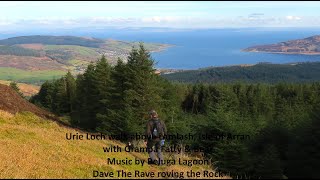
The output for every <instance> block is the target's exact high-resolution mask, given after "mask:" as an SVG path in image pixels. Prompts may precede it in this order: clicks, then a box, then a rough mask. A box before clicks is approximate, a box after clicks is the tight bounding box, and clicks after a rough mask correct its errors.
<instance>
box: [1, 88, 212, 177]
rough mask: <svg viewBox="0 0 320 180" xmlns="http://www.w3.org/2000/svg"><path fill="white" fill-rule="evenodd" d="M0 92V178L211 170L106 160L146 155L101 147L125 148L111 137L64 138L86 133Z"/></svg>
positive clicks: (7, 90) (6, 90)
mask: <svg viewBox="0 0 320 180" xmlns="http://www.w3.org/2000/svg"><path fill="white" fill-rule="evenodd" d="M0 91H1V92H2V93H1V94H0V144H1V146H0V159H1V161H0V178H93V171H94V170H97V171H101V172H114V173H116V171H117V170H125V171H127V172H132V173H134V171H135V170H139V171H140V172H155V173H157V172H172V171H174V172H180V173H181V172H184V177H185V178H186V171H189V170H191V169H192V170H194V171H199V172H202V171H203V170H208V171H209V172H213V171H212V170H210V169H211V168H210V167H209V166H203V165H197V166H196V165H194V166H191V167H189V166H182V165H171V166H161V167H159V166H154V165H153V166H150V165H146V164H145V165H144V166H141V165H134V164H133V165H108V164H107V161H106V160H107V158H117V159H125V158H128V159H132V160H134V159H135V158H138V159H143V160H147V158H148V155H147V153H140V152H109V153H105V152H104V151H103V147H110V146H119V147H122V148H124V146H125V145H124V144H122V143H120V142H118V141H114V140H100V141H99V140H67V139H66V134H68V133H72V134H83V135H85V134H86V133H87V132H83V131H80V130H77V129H74V128H70V127H66V126H63V125H61V124H60V123H58V122H57V121H50V120H45V119H43V118H40V117H38V116H36V115H35V114H33V113H31V112H34V113H36V114H40V115H43V114H42V113H45V111H42V110H41V109H39V108H37V107H35V106H33V105H32V104H30V103H28V102H27V101H25V100H23V99H22V98H20V97H18V96H17V95H16V94H15V92H14V91H13V90H11V89H10V88H9V87H7V86H4V85H0ZM21 111H24V112H21ZM25 111H31V112H25ZM10 112H11V113H10ZM12 113H16V114H15V115H14V114H12ZM90 134H91V133H90ZM165 157H168V154H165ZM179 157H180V158H182V159H184V160H187V159H190V158H188V157H187V156H179ZM115 178H117V176H115Z"/></svg>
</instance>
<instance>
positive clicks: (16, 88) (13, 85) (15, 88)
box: [10, 81, 24, 98]
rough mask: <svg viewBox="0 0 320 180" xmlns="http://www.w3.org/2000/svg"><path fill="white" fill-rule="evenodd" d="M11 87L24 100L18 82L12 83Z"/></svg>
mask: <svg viewBox="0 0 320 180" xmlns="http://www.w3.org/2000/svg"><path fill="white" fill-rule="evenodd" d="M10 87H11V88H12V89H13V90H14V91H16V92H17V93H18V94H19V96H21V97H23V98H24V96H23V94H22V92H20V89H19V87H18V85H17V83H16V82H14V81H12V82H11V83H10Z"/></svg>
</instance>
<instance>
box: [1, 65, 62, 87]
mask: <svg viewBox="0 0 320 180" xmlns="http://www.w3.org/2000/svg"><path fill="white" fill-rule="evenodd" d="M65 74H66V72H65V71H62V70H42V71H27V70H21V69H16V68H7V67H0V79H1V80H9V81H17V82H23V83H30V84H40V83H42V82H44V81H46V80H51V79H58V78H60V77H61V76H63V75H65Z"/></svg>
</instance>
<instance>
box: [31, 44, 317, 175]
mask: <svg viewBox="0 0 320 180" xmlns="http://www.w3.org/2000/svg"><path fill="white" fill-rule="evenodd" d="M127 62H128V63H126V64H125V63H123V61H121V59H119V60H118V62H117V64H116V65H115V66H111V65H110V64H108V63H107V60H106V58H105V57H102V58H101V59H100V60H99V61H98V62H97V63H96V64H90V65H88V67H87V69H86V71H85V73H84V74H82V75H78V76H77V77H76V78H75V77H73V76H72V75H71V73H67V74H66V75H65V76H64V77H62V78H61V79H58V80H53V81H47V82H46V83H44V84H43V85H42V86H41V89H40V92H39V93H38V94H37V95H35V96H34V97H33V98H31V102H33V103H35V104H37V105H39V106H41V107H44V108H47V109H48V110H51V111H52V112H54V113H56V114H59V115H64V116H69V117H70V124H72V125H73V126H76V127H81V128H83V129H87V130H91V131H97V132H103V133H106V134H118V133H143V132H144V128H145V124H146V122H147V120H148V116H147V112H148V111H149V110H150V109H156V110H157V112H158V113H159V115H160V118H161V119H163V120H164V121H165V122H166V124H167V127H168V131H169V134H177V133H180V134H188V133H191V134H195V135H201V134H207V135H209V136H211V138H201V139H199V140H196V141H192V140H180V141H169V142H168V143H170V144H181V143H182V144H184V145H186V144H189V145H191V146H192V147H195V148H202V149H204V151H205V157H206V158H208V159H210V160H211V162H212V163H213V164H214V167H215V168H218V170H221V171H223V172H225V173H229V174H230V175H231V176H232V177H234V178H284V177H288V178H296V177H311V178H316V177H318V178H319V177H320V173H319V172H318V171H315V170H316V169H319V168H320V161H319V159H318V158H316V157H318V156H319V155H320V154H319V151H318V150H319V145H320V143H319V142H318V139H319V138H320V131H319V129H320V109H319V107H320V83H319V80H318V81H317V78H319V75H316V72H315V71H316V69H317V68H319V66H317V65H318V64H314V65H312V66H311V64H298V65H284V66H277V65H264V64H261V65H256V66H253V67H248V68H249V70H248V71H245V69H242V68H241V67H230V69H228V68H226V69H224V68H221V69H215V70H213V73H214V74H219V76H218V77H219V78H217V81H218V80H219V79H229V80H231V79H233V76H235V77H237V73H236V74H235V75H233V73H235V71H232V69H233V68H234V69H235V70H237V71H238V72H239V73H238V76H239V77H238V78H239V79H245V78H244V77H247V78H248V79H251V78H250V75H248V74H247V73H248V72H250V71H251V75H252V76H253V75H254V74H255V73H257V76H258V77H259V78H255V80H254V81H252V82H257V81H261V80H262V79H263V78H264V79H265V80H266V81H267V82H273V83H274V84H266V83H243V82H233V83H212V84H203V83H197V84H184V83H175V82H170V81H168V80H166V79H165V78H163V77H162V76H158V75H156V74H155V70H154V67H153V66H154V61H153V60H152V59H151V57H150V54H149V52H148V51H146V49H145V48H144V47H143V45H140V47H139V49H132V51H131V52H130V55H129V57H128V59H127ZM270 66H275V68H277V67H279V68H284V69H287V71H284V72H280V71H274V72H273V73H275V72H279V73H280V74H282V75H284V74H286V73H287V74H288V76H290V75H292V73H293V72H295V71H294V70H296V69H294V70H292V69H290V68H289V67H288V66H290V67H293V68H298V69H299V68H300V69H301V68H302V69H304V68H306V67H305V66H309V67H310V66H311V69H310V70H309V76H310V77H311V78H312V79H313V80H314V81H317V82H308V83H307V82H306V83H288V82H286V81H287V78H286V77H281V75H279V74H273V75H272V76H270V73H272V70H270V68H269V67H270ZM250 68H253V70H252V69H250ZM255 68H257V69H255ZM259 68H260V69H259ZM262 69H264V70H262ZM242 70H243V71H244V72H243V71H242ZM304 70H305V72H306V69H304ZM259 71H261V72H259ZM291 71H292V73H291V74H290V72H291ZM201 72H204V74H205V75H206V74H208V77H211V75H209V74H210V73H209V72H210V70H208V71H206V70H203V71H201ZM185 73H187V72H185ZM261 73H262V74H263V73H265V74H264V75H262V74H261ZM240 74H247V76H244V77H243V76H240ZM260 76H261V77H260ZM309 76H308V77H309ZM193 77H194V76H191V75H190V76H187V77H181V78H182V79H187V78H189V79H190V82H198V81H200V80H199V79H198V77H199V76H195V77H194V78H195V79H196V80H192V78H193ZM308 77H305V79H308ZM204 79H209V78H204ZM207 82H212V81H207ZM214 82H216V81H214ZM262 82H263V80H262ZM243 137H249V138H243Z"/></svg>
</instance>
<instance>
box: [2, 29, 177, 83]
mask: <svg viewBox="0 0 320 180" xmlns="http://www.w3.org/2000/svg"><path fill="white" fill-rule="evenodd" d="M138 44H139V43H138V42H126V41H118V40H112V39H96V38H88V37H75V36H40V35H38V36H20V37H13V38H8V39H3V40H0V79H2V80H16V81H17V80H18V81H20V82H26V83H35V82H34V81H33V80H32V79H30V78H29V79H21V78H20V77H17V76H15V74H16V73H12V74H10V77H8V73H5V75H3V74H4V73H3V71H6V68H14V69H15V70H14V71H20V72H21V71H23V72H22V73H23V74H30V71H31V72H32V73H33V72H34V73H37V72H38V71H39V72H42V71H50V72H48V73H49V74H52V76H61V74H65V72H66V71H67V70H71V72H73V73H74V74H78V73H82V72H83V71H84V69H85V67H86V66H87V65H88V64H89V63H90V62H95V61H97V59H98V58H101V56H102V55H105V56H106V58H107V60H108V61H109V63H111V64H115V63H116V61H117V59H118V57H120V58H122V59H123V60H124V61H126V58H127V56H128V55H129V52H130V50H131V48H132V47H133V46H135V47H137V46H138ZM144 45H145V47H146V49H148V50H149V51H151V52H154V51H162V50H164V49H166V48H168V47H170V46H171V45H168V44H158V43H145V44H144ZM52 76H50V77H48V76H41V75H37V79H38V80H39V81H40V83H41V82H43V81H45V80H48V79H52Z"/></svg>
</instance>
